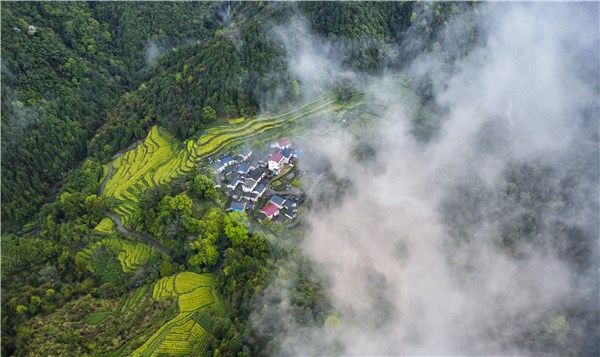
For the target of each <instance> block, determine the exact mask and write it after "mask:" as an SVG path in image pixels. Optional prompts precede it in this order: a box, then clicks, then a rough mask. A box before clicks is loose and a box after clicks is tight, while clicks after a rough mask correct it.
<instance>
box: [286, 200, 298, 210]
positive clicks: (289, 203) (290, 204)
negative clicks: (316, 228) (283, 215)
mask: <svg viewBox="0 0 600 357" xmlns="http://www.w3.org/2000/svg"><path fill="white" fill-rule="evenodd" d="M297 205H298V204H297V203H296V202H294V201H292V200H285V201H284V202H283V207H284V208H285V209H287V210H293V209H296V206H297Z"/></svg>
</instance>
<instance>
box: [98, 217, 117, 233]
mask: <svg viewBox="0 0 600 357" xmlns="http://www.w3.org/2000/svg"><path fill="white" fill-rule="evenodd" d="M114 226H115V223H114V222H113V220H112V219H110V218H108V217H104V218H103V219H102V220H101V221H100V223H98V225H97V226H96V228H94V230H96V231H98V232H100V233H106V234H111V233H113V228H114Z"/></svg>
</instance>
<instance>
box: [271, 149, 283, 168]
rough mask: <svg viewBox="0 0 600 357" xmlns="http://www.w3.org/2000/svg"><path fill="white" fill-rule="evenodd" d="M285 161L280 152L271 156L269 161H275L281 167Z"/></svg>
mask: <svg viewBox="0 0 600 357" xmlns="http://www.w3.org/2000/svg"><path fill="white" fill-rule="evenodd" d="M282 160H283V155H282V154H281V153H280V152H276V153H274V154H272V155H271V157H270V158H269V161H273V162H275V163H277V165H281V161H282Z"/></svg>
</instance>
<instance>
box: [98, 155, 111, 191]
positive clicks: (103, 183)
mask: <svg viewBox="0 0 600 357" xmlns="http://www.w3.org/2000/svg"><path fill="white" fill-rule="evenodd" d="M114 163H115V160H113V161H111V162H110V164H108V174H106V177H105V178H104V181H102V186H100V190H98V196H100V195H102V192H104V188H105V187H106V183H107V182H108V180H110V177H111V176H112V173H113V164H114Z"/></svg>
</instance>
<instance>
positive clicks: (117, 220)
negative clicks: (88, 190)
mask: <svg viewBox="0 0 600 357" xmlns="http://www.w3.org/2000/svg"><path fill="white" fill-rule="evenodd" d="M104 214H105V215H107V216H108V217H110V218H111V219H112V220H113V221H115V223H116V224H117V228H118V229H119V231H121V232H123V233H125V234H129V235H131V236H134V237H136V238H140V239H143V240H145V241H146V242H148V243H150V244H152V246H153V247H154V248H156V249H157V250H158V251H159V252H161V253H165V252H166V249H165V248H164V247H163V246H162V245H161V244H160V243H158V242H157V241H156V240H155V239H154V238H150V237H148V236H146V235H143V234H141V233H138V232H134V231H130V230H129V229H127V228H125V227H123V224H122V223H121V218H120V217H119V216H117V215H116V214H114V213H110V212H104Z"/></svg>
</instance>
